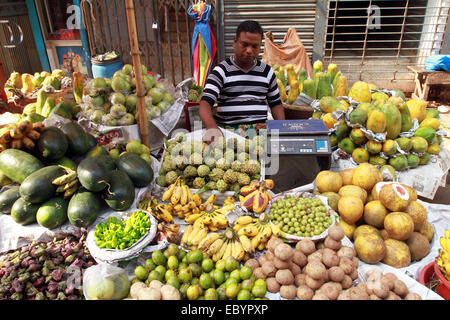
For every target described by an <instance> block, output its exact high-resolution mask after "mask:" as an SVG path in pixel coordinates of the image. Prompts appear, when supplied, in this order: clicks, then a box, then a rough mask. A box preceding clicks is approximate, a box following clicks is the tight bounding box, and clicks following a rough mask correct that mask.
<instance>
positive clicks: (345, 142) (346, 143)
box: [338, 138, 356, 154]
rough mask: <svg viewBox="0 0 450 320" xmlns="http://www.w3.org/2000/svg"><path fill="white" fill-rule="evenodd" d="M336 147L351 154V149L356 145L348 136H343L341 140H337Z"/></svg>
mask: <svg viewBox="0 0 450 320" xmlns="http://www.w3.org/2000/svg"><path fill="white" fill-rule="evenodd" d="M338 147H339V148H340V149H342V150H343V151H345V152H347V153H348V154H352V153H353V151H354V150H355V149H356V145H355V144H354V143H353V141H352V140H351V139H350V138H344V139H342V140H341V141H339V143H338Z"/></svg>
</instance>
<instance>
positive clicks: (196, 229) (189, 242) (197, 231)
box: [186, 226, 201, 245]
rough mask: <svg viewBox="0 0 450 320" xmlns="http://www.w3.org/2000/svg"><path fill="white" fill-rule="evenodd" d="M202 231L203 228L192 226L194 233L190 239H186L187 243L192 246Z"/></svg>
mask: <svg viewBox="0 0 450 320" xmlns="http://www.w3.org/2000/svg"><path fill="white" fill-rule="evenodd" d="M200 230H201V228H196V227H194V226H192V232H191V234H190V235H189V237H188V238H187V239H186V242H187V244H188V245H190V244H191V243H192V240H193V239H195V237H197V235H198V233H199V232H200Z"/></svg>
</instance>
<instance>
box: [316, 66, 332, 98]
mask: <svg viewBox="0 0 450 320" xmlns="http://www.w3.org/2000/svg"><path fill="white" fill-rule="evenodd" d="M316 81H317V89H316V90H317V91H316V97H317V99H321V98H322V97H326V96H332V95H333V91H332V89H331V84H330V76H329V75H328V74H327V73H324V72H319V73H318V74H317V75H316Z"/></svg>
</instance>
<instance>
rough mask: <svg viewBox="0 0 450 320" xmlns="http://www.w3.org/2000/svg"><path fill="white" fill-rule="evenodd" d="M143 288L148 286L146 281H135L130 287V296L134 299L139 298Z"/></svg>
mask: <svg viewBox="0 0 450 320" xmlns="http://www.w3.org/2000/svg"><path fill="white" fill-rule="evenodd" d="M142 288H147V286H146V285H145V283H143V282H140V281H136V282H135V283H133V284H132V285H131V287H130V296H131V297H132V298H134V299H137V298H138V294H139V291H141V289H142Z"/></svg>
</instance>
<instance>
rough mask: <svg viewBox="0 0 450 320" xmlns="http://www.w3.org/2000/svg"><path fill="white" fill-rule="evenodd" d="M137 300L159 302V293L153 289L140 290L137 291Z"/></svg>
mask: <svg viewBox="0 0 450 320" xmlns="http://www.w3.org/2000/svg"><path fill="white" fill-rule="evenodd" d="M138 300H161V292H160V291H159V290H158V289H155V288H142V289H141V290H139V293H138Z"/></svg>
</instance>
